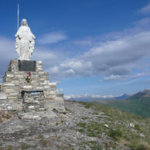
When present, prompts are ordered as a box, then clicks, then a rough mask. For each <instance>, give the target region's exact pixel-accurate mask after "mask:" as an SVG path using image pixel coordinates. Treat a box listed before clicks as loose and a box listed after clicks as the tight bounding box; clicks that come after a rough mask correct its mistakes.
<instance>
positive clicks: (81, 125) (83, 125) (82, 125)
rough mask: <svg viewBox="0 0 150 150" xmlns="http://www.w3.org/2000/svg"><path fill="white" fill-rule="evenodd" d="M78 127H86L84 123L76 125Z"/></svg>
mask: <svg viewBox="0 0 150 150" xmlns="http://www.w3.org/2000/svg"><path fill="white" fill-rule="evenodd" d="M78 126H80V127H82V128H85V127H86V123H84V122H80V123H78Z"/></svg>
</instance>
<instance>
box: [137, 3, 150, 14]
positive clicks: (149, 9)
mask: <svg viewBox="0 0 150 150" xmlns="http://www.w3.org/2000/svg"><path fill="white" fill-rule="evenodd" d="M139 12H140V13H142V14H149V13H150V3H149V4H148V5H146V6H145V7H143V8H142V9H140V10H139Z"/></svg>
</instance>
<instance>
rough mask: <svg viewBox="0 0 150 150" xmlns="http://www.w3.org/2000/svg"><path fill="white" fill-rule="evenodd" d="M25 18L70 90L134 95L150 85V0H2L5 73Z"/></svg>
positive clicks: (53, 77)
mask: <svg viewBox="0 0 150 150" xmlns="http://www.w3.org/2000/svg"><path fill="white" fill-rule="evenodd" d="M18 3H19V5H20V23H21V20H22V19H23V18H26V19H27V20H28V24H29V27H30V28H31V30H32V32H33V34H34V35H35V36H36V44H35V50H34V52H33V57H32V58H31V59H32V60H42V61H43V70H44V71H48V72H49V74H50V81H51V82H57V83H58V90H59V92H63V93H64V94H65V95H72V94H76V95H79V94H85V93H87V94H90V95H116V94H122V93H128V94H133V93H136V92H138V91H140V90H143V89H148V88H150V0H132V1H131V0H113V1H112V0H105V1H102V0H13V1H12V0H1V1H0V19H1V25H0V52H1V55H0V63H1V65H0V75H1V78H2V76H3V75H4V72H5V71H6V70H7V67H8V64H9V61H10V60H11V59H14V58H16V59H17V58H18V55H17V52H16V51H15V37H14V35H15V33H16V30H17V4H18Z"/></svg>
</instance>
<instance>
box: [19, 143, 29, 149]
mask: <svg viewBox="0 0 150 150" xmlns="http://www.w3.org/2000/svg"><path fill="white" fill-rule="evenodd" d="M29 147H30V146H29V145H28V144H26V143H21V147H20V148H21V150H25V149H28V148H29Z"/></svg>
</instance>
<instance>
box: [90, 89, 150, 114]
mask: <svg viewBox="0 0 150 150" xmlns="http://www.w3.org/2000/svg"><path fill="white" fill-rule="evenodd" d="M92 103H96V104H100V105H105V106H109V107H112V108H118V109H121V110H124V111H127V112H130V113H133V114H136V115H139V116H142V117H150V89H148V90H143V91H140V92H138V93H136V94H134V95H132V96H130V97H128V98H126V99H124V100H120V101H118V100H108V101H104V100H95V101H92Z"/></svg>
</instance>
